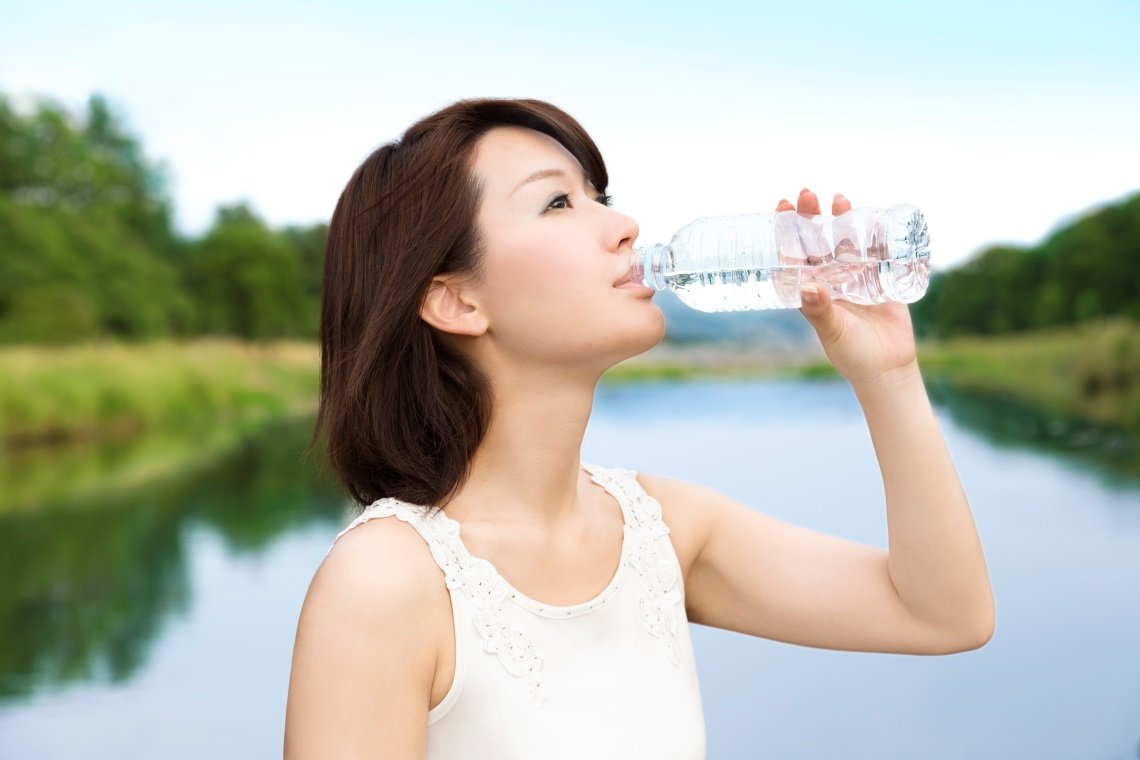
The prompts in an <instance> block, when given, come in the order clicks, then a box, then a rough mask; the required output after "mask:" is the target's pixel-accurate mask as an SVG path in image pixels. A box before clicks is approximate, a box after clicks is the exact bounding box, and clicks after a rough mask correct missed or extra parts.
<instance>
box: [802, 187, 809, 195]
mask: <svg viewBox="0 0 1140 760" xmlns="http://www.w3.org/2000/svg"><path fill="white" fill-rule="evenodd" d="M810 192H811V190H808V189H807V188H806V187H805V188H804V189H803V190H800V195H803V194H804V193H810Z"/></svg>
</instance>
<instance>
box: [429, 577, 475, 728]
mask: <svg viewBox="0 0 1140 760" xmlns="http://www.w3.org/2000/svg"><path fill="white" fill-rule="evenodd" d="M447 596H448V599H449V600H450V602H451V627H452V631H453V632H454V635H455V673H454V674H452V676H451V686H450V687H449V688H448V690H447V693H446V694H444V695H443V699H441V700H440V701H439V704H438V705H436V706H435V707H433V708H431V709H430V710H428V725H429V726H430V725H432V724H433V723H436V722H437V721H439V720H440V719H441V718H443V717H444V716H445V715H447V714H448V713H449V712H450V711H451V708H452V707H454V706H455V702H456V701H457V700H458V699H459V694H460V692H461V691H463V685H464V684H465V683H466V682H467V647H465V646H463V636H462V632H463V630H464V625H463V621H464V620H466V610H465V609H462V605H463V603H464V600H463V592H462V591H460V590H459V589H451V588H449V589H448V590H447Z"/></svg>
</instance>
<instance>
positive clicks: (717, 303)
mask: <svg viewBox="0 0 1140 760" xmlns="http://www.w3.org/2000/svg"><path fill="white" fill-rule="evenodd" d="M664 279H665V281H666V282H667V283H669V285H670V287H671V288H672V289H673V291H674V292H675V293H676V294H677V296H678V297H679V298H680V299H681V300H682V301H683V302H684V303H686V304H688V305H689V306H690V307H692V308H694V309H697V310H698V311H708V312H713V311H745V310H752V309H798V308H799V307H800V306H801V305H802V303H801V301H800V287H801V286H802V285H805V284H807V283H809V282H815V283H819V284H820V285H821V286H822V287H825V288H827V289H828V290H829V291H830V292H831V296H832V298H836V299H842V300H845V301H849V302H851V303H856V304H864V305H872V304H879V303H886V302H887V301H901V302H902V303H913V302H915V301H917V300H918V299H920V298H922V296H923V294H924V293H925V292H926V287H927V284H928V282H929V257H928V256H918V257H913V258H907V259H894V260H887V261H882V260H875V259H870V260H866V259H857V260H854V261H852V260H845V259H844V258H843V257H841V258H838V259H837V258H834V257H831V258H830V259H829V260H827V261H823V262H820V263H815V264H811V265H805V264H792V265H780V266H770V267H758V268H748V269H723V270H715V271H703V272H672V273H669V274H666V275H665V277H664Z"/></svg>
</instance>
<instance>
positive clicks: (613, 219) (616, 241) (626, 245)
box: [607, 208, 641, 251]
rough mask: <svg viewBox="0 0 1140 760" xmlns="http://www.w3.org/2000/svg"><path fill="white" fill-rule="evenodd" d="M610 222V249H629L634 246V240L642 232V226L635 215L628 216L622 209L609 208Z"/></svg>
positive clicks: (608, 231) (608, 229)
mask: <svg viewBox="0 0 1140 760" xmlns="http://www.w3.org/2000/svg"><path fill="white" fill-rule="evenodd" d="M609 214H610V222H609V227H608V228H607V234H608V236H609V241H608V242H609V244H610V246H609V247H610V250H612V251H629V250H630V249H631V248H633V241H635V240H637V236H638V235H640V234H641V228H640V227H638V226H637V222H636V221H634V219H633V217H631V216H626V215H625V214H623V213H621V212H620V211H616V210H614V209H612V208H611V209H609Z"/></svg>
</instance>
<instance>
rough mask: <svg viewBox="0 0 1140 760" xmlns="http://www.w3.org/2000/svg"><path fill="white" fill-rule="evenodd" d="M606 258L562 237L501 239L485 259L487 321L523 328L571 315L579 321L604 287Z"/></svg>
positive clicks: (602, 291)
mask: <svg viewBox="0 0 1140 760" xmlns="http://www.w3.org/2000/svg"><path fill="white" fill-rule="evenodd" d="M607 263H611V262H606V261H604V260H602V259H601V258H600V257H596V256H595V258H593V259H591V257H590V252H589V251H587V250H584V249H583V248H582V247H580V246H574V245H573V244H570V243H569V242H568V241H566V240H558V241H550V240H544V241H538V242H535V241H510V240H506V241H501V242H500V243H499V244H498V245H496V247H495V248H494V250H493V251H491V250H489V251H488V253H487V259H486V262H485V264H486V273H487V281H488V285H489V288H488V291H487V292H488V294H489V299H488V309H489V312H490V314H491V319H492V325H495V324H496V322H498V324H497V325H496V326H497V327H498V328H499V329H500V330H503V329H507V328H514V329H522V330H526V328H527V326H528V324H530V325H532V326H534V325H535V324H536V323H546V322H548V321H550V320H560V319H565V318H566V317H567V316H568V315H570V314H575V315H577V317H578V320H579V321H581V320H582V319H583V318H584V315H583V314H582V313H581V312H583V311H587V310H589V309H590V308H594V309H596V308H597V304H598V301H599V300H600V299H601V298H603V297H604V296H605V295H606V294H607V292H608V288H607V286H608V285H609V284H610V283H609V282H608V279H607V278H609V277H610V273H609V271H608V270H607V269H606V266H605V265H606V264H607ZM611 264H612V263H611ZM611 269H612V266H611Z"/></svg>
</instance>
